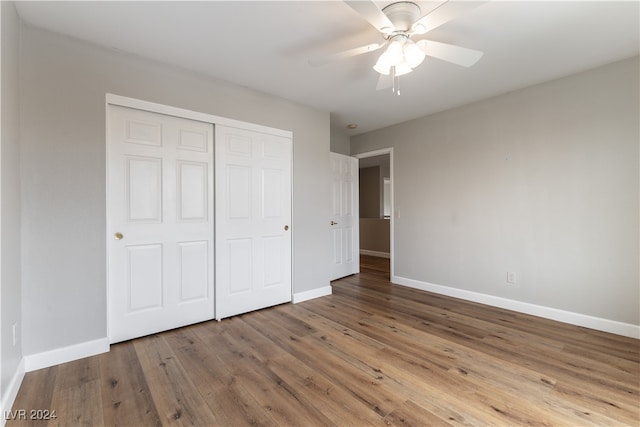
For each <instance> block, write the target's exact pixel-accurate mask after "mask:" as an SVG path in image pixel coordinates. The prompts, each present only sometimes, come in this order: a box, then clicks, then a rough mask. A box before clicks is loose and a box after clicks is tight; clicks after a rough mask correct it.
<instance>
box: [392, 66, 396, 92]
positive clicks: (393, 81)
mask: <svg viewBox="0 0 640 427" xmlns="http://www.w3.org/2000/svg"><path fill="white" fill-rule="evenodd" d="M391 82H392V86H391V92H392V93H396V67H395V66H392V67H391Z"/></svg>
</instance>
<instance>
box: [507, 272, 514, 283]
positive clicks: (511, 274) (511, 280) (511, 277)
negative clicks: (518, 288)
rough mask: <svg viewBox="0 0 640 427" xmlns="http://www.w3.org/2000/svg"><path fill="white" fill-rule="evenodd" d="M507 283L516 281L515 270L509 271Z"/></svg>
mask: <svg viewBox="0 0 640 427" xmlns="http://www.w3.org/2000/svg"><path fill="white" fill-rule="evenodd" d="M507 283H512V284H515V283H516V273H514V272H513V271H507Z"/></svg>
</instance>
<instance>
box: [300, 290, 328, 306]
mask: <svg viewBox="0 0 640 427" xmlns="http://www.w3.org/2000/svg"><path fill="white" fill-rule="evenodd" d="M331 292H332V291H331V286H325V287H324V288H318V289H312V290H310V291H305V292H298V293H297V294H293V303H294V304H297V303H299V302H302V301H307V300H310V299H314V298H320V297H324V296H327V295H331Z"/></svg>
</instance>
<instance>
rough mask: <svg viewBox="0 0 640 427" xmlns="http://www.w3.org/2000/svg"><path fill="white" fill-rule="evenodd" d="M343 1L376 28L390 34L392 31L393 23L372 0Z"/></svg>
mask: <svg viewBox="0 0 640 427" xmlns="http://www.w3.org/2000/svg"><path fill="white" fill-rule="evenodd" d="M345 3H346V4H347V5H348V6H349V7H350V8H351V9H353V10H355V11H356V12H357V13H358V14H359V15H360V16H362V17H363V18H364V19H366V20H367V21H368V22H369V23H370V24H371V25H373V26H374V27H375V29H376V30H378V31H380V32H382V33H385V34H391V33H392V32H393V30H394V27H393V23H392V22H391V21H390V20H389V18H387V15H385V14H384V13H383V12H382V11H381V10H380V8H379V7H378V6H377V5H376V4H375V3H374V2H373V1H371V0H366V1H362V0H355V1H349V0H345Z"/></svg>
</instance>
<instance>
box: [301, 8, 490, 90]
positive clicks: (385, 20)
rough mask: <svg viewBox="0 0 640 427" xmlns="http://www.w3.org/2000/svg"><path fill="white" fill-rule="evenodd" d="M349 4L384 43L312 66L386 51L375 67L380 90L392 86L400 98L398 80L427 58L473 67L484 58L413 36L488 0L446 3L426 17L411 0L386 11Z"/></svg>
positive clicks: (477, 52)
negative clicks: (374, 29)
mask: <svg viewBox="0 0 640 427" xmlns="http://www.w3.org/2000/svg"><path fill="white" fill-rule="evenodd" d="M345 3H346V4H347V5H349V6H350V7H351V8H352V9H353V10H355V11H356V12H357V13H358V14H360V16H362V17H363V18H364V19H365V20H367V21H368V22H369V23H370V24H371V25H373V26H374V27H375V28H376V30H378V31H379V32H380V33H381V34H382V36H383V38H384V39H385V40H384V42H382V43H374V44H369V45H366V46H361V47H357V48H354V49H349V50H346V51H343V52H339V53H335V54H333V55H329V56H326V57H324V58H321V59H319V60H315V61H310V62H311V64H312V65H321V64H325V63H328V62H332V61H335V60H338V59H343V58H349V57H352V56H356V55H361V54H364V53H369V52H373V51H376V50H379V49H382V48H385V50H384V52H383V53H382V54H381V55H380V57H379V58H378V61H377V62H376V64H375V65H374V66H373V69H374V70H376V71H377V72H378V73H380V80H379V81H378V89H382V88H385V87H389V86H392V88H393V92H394V93H397V94H398V95H399V94H400V90H399V79H398V78H399V77H400V76H402V75H405V74H407V73H410V72H411V71H413V69H414V68H416V67H417V66H418V65H420V64H421V63H422V61H424V59H425V56H431V57H434V58H438V59H442V60H444V61H448V62H452V63H454V64H457V65H461V66H464V67H470V66H472V65H473V64H475V63H476V62H478V60H479V59H480V58H481V57H482V55H483V53H482V52H480V51H477V50H473V49H468V48H464V47H461V46H455V45H451V44H447V43H441V42H436V41H433V40H427V39H420V40H413V37H414V36H419V35H423V34H426V33H428V32H429V31H431V30H433V29H435V28H437V27H439V26H441V25H443V24H445V23H447V22H449V21H451V20H452V19H454V18H456V17H457V16H459V15H461V14H462V13H464V12H466V11H468V10H470V9H473V8H475V7H477V6H479V5H480V4H482V3H485V1H482V0H480V1H456V0H446V1H445V2H443V3H442V4H440V5H439V6H438V7H436V8H435V9H434V10H432V11H431V12H429V13H427V14H426V15H424V16H422V17H421V10H420V6H418V5H417V4H416V3H414V2H411V1H399V2H395V3H391V4H389V5H388V6H386V7H384V8H383V9H380V8H379V7H378V6H377V5H376V4H375V3H374V2H373V1H372V0H366V1H363V0H346V1H345Z"/></svg>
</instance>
